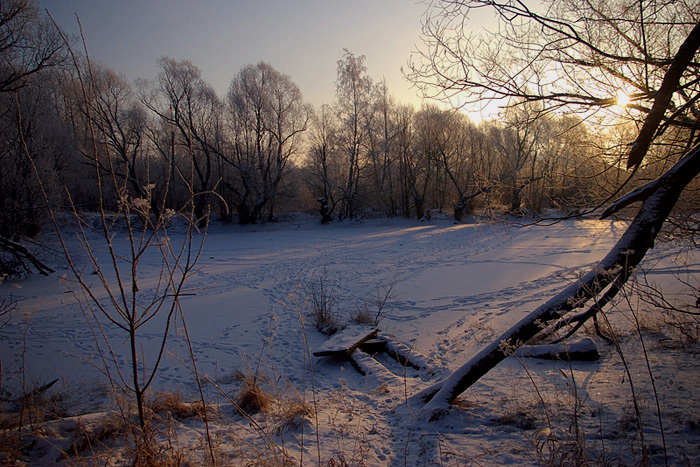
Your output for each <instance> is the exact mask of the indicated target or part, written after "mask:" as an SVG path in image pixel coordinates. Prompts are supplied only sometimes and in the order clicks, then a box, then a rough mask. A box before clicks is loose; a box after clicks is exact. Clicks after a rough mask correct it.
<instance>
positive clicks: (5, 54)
mask: <svg viewBox="0 0 700 467" xmlns="http://www.w3.org/2000/svg"><path fill="white" fill-rule="evenodd" d="M0 57H2V58H0V93H5V92H14V91H17V90H19V89H21V88H22V87H24V86H26V85H27V83H28V82H29V81H30V79H31V77H32V75H34V74H36V73H38V72H40V71H41V70H44V69H47V68H52V67H55V66H57V65H60V64H62V63H64V62H65V60H66V58H67V53H66V48H65V44H64V42H63V40H62V38H61V35H60V34H59V32H58V31H57V30H56V28H55V27H54V26H53V24H51V22H50V21H48V20H47V19H45V18H42V16H41V15H40V14H39V10H38V9H37V8H36V6H34V3H33V2H32V1H31V0H3V1H2V2H0Z"/></svg>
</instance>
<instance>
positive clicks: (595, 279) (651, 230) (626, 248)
mask: <svg viewBox="0 0 700 467" xmlns="http://www.w3.org/2000/svg"><path fill="white" fill-rule="evenodd" d="M698 174H700V145H698V146H695V147H694V148H693V149H692V150H691V151H690V152H689V153H688V154H687V155H686V156H685V157H684V158H683V159H681V160H680V161H679V162H678V163H677V164H676V165H674V166H673V167H672V168H671V169H670V170H668V171H667V172H666V173H664V174H663V175H662V176H661V177H659V178H658V179H656V180H654V181H652V182H650V183H648V184H647V185H644V186H643V187H640V188H638V189H636V190H634V191H632V192H631V193H629V194H628V195H626V196H624V197H623V198H621V199H620V200H618V201H617V202H615V203H614V204H613V205H612V206H610V207H609V208H608V209H607V210H606V211H605V212H604V213H603V216H602V218H606V217H608V216H610V215H612V214H613V213H615V212H617V211H619V210H620V209H622V208H623V207H626V206H628V205H629V204H631V203H634V202H637V201H642V202H643V204H642V206H641V208H640V209H639V212H638V213H637V215H636V217H635V218H634V220H633V221H632V223H631V224H630V225H629V227H628V228H627V230H626V231H625V233H624V235H623V236H622V237H621V238H620V240H618V242H617V244H616V245H615V246H614V247H613V248H612V250H610V252H609V253H608V254H607V255H606V257H605V258H604V259H603V260H602V261H601V262H600V263H598V264H597V265H596V266H595V267H594V268H593V269H591V271H590V272H589V273H588V274H586V275H585V276H584V277H583V278H582V279H581V280H579V281H578V282H576V283H574V284H571V285H570V286H569V287H567V288H566V289H564V290H563V291H562V292H560V293H559V294H558V295H556V296H555V297H553V298H552V299H550V300H549V301H548V302H546V303H545V304H543V305H541V306H540V307H538V308H537V309H535V310H534V311H532V312H531V313H530V314H528V315H527V316H526V317H525V318H523V319H522V320H520V322H518V323H517V324H516V325H515V326H513V327H512V328H510V329H509V330H508V331H506V332H505V333H503V334H502V335H501V336H499V337H498V338H497V339H495V340H494V341H493V342H492V343H491V344H490V345H488V346H487V347H486V348H485V349H483V350H482V351H481V352H479V353H478V354H477V355H476V356H474V357H473V358H472V359H471V360H469V361H468V362H467V363H466V364H465V365H463V366H462V367H460V368H459V369H457V370H456V371H455V372H454V373H452V374H451V375H450V376H449V377H447V378H446V379H444V380H443V381H440V382H438V383H436V384H434V385H433V386H431V387H429V388H428V389H426V390H424V391H422V392H421V393H419V394H417V395H416V396H414V397H413V399H414V400H415V399H418V401H419V402H425V403H426V405H425V406H424V407H423V409H422V415H421V416H422V418H424V419H426V420H435V419H439V418H441V417H442V416H443V415H444V414H445V413H446V412H447V410H448V409H449V406H450V403H451V402H452V401H454V399H455V398H456V397H457V396H459V395H460V394H461V393H463V392H464V391H465V390H466V389H467V388H469V387H470V386H471V385H472V384H474V383H475V382H476V381H478V380H479V378H481V377H482V376H483V375H485V374H486V373H488V372H489V371H490V370H491V369H492V368H494V367H495V366H496V365H498V363H500V362H501V361H502V360H503V359H505V358H506V357H507V356H508V355H510V354H511V353H512V352H513V351H514V350H515V349H516V348H518V347H519V346H521V345H522V344H523V343H525V342H527V341H528V340H530V339H532V338H533V337H535V336H536V335H537V334H538V333H539V332H540V331H542V330H543V328H544V327H545V326H546V325H547V323H550V322H552V321H554V320H557V319H560V318H561V317H562V316H564V314H566V313H567V312H569V311H571V310H573V309H574V308H580V307H583V306H584V305H585V304H586V302H588V301H589V300H590V299H591V298H593V297H594V296H595V295H597V294H598V293H600V292H601V291H603V290H604V289H605V288H606V287H608V286H612V287H613V288H618V289H619V288H620V287H621V286H622V284H624V283H625V282H626V280H627V278H628V277H629V275H630V274H631V272H632V270H633V269H634V268H635V267H636V266H637V265H638V264H639V262H640V261H641V260H642V259H643V258H644V255H645V254H646V252H647V251H648V250H649V249H650V248H652V247H653V244H654V239H655V238H656V236H657V235H658V233H659V232H660V231H661V228H662V226H663V223H664V221H665V220H666V218H667V217H668V215H669V214H670V213H671V210H672V209H673V207H674V206H675V204H676V202H677V201H678V198H679V197H680V195H681V193H682V192H683V190H684V189H685V187H686V186H687V185H688V184H689V183H690V182H691V181H692V180H693V178H695V177H696V176H697V175H698ZM591 316H592V315H591Z"/></svg>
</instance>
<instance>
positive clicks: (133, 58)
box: [35, 0, 426, 106]
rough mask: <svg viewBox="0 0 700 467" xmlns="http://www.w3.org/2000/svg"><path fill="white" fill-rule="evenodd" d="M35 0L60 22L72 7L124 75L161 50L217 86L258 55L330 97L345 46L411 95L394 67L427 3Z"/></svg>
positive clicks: (415, 37) (67, 20)
mask: <svg viewBox="0 0 700 467" xmlns="http://www.w3.org/2000/svg"><path fill="white" fill-rule="evenodd" d="M35 1H36V3H37V5H38V6H39V7H40V8H46V9H48V11H49V13H51V15H52V16H53V17H54V19H55V20H56V22H57V23H58V24H59V25H60V26H61V27H62V28H63V29H65V30H66V31H68V32H72V33H75V32H77V22H76V19H75V14H77V15H78V16H79V17H80V22H81V23H82V25H83V31H84V35H85V39H86V41H87V45H88V50H89V52H90V55H91V58H92V59H94V60H97V61H99V62H101V63H104V64H106V65H107V66H109V67H111V68H113V69H115V70H116V71H118V72H121V73H123V74H124V75H126V76H127V77H128V78H129V79H131V80H133V79H135V78H138V77H141V78H149V79H151V78H154V77H155V76H156V73H157V68H156V64H155V62H156V60H157V59H158V58H159V57H161V56H164V55H167V56H170V57H173V58H175V59H178V60H181V59H189V60H191V61H192V62H193V63H194V64H195V65H197V66H198V67H199V68H200V69H201V70H202V74H203V76H204V79H205V80H206V81H208V82H209V83H210V84H211V85H212V86H213V87H214V89H215V90H216V91H217V93H219V95H223V94H224V93H225V92H226V90H227V89H228V84H229V82H230V81H231V78H233V76H234V75H235V74H236V73H237V72H238V71H239V70H240V69H241V68H242V67H243V66H245V65H248V64H251V63H257V62H259V61H261V60H264V61H266V62H269V63H270V64H271V65H272V66H273V67H274V68H275V69H277V70H278V71H280V72H282V73H285V74H288V75H290V76H291V78H292V80H293V81H294V82H295V83H297V85H299V87H300V88H301V90H302V92H303V93H304V96H305V98H306V100H308V101H309V102H311V103H312V104H314V105H316V106H318V105H320V104H323V103H331V102H332V101H333V98H334V93H335V79H336V62H337V61H338V60H339V59H340V58H341V57H342V55H343V48H347V49H348V50H350V51H351V52H353V53H354V54H355V55H365V56H366V57H367V60H366V65H367V68H368V72H369V75H370V76H371V77H372V78H373V79H374V80H375V81H379V80H381V79H382V77H385V78H386V80H387V83H388V85H389V90H390V91H391V93H392V94H394V96H395V97H396V98H397V100H399V101H400V102H404V103H409V102H412V103H414V104H418V103H419V101H418V99H417V98H416V97H415V90H413V89H410V84H409V83H407V82H406V81H405V79H404V78H403V76H402V73H401V67H402V66H405V65H406V64H407V63H408V61H409V57H410V55H411V52H412V51H414V50H415V49H416V45H417V44H419V43H420V31H421V18H422V16H423V13H424V11H425V8H426V6H425V4H424V3H423V2H420V1H417V0H325V1H323V0H247V1H245V0H229V1H226V0H202V1H184V0H35Z"/></svg>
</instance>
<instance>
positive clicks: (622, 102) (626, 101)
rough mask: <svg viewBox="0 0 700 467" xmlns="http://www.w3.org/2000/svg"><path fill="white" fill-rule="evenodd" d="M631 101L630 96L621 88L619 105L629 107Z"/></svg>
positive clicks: (618, 92) (618, 91) (618, 95)
mask: <svg viewBox="0 0 700 467" xmlns="http://www.w3.org/2000/svg"><path fill="white" fill-rule="evenodd" d="M629 103H630V96H628V95H627V94H625V92H624V91H623V90H621V89H618V90H617V105H619V106H620V107H627V104H629Z"/></svg>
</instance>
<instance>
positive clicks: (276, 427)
mask: <svg viewBox="0 0 700 467" xmlns="http://www.w3.org/2000/svg"><path fill="white" fill-rule="evenodd" d="M625 226H626V224H625V223H623V222H609V221H605V222H603V221H598V220H567V221H563V222H560V223H557V224H554V225H550V226H546V227H545V226H528V227H523V228H517V227H504V226H503V225H499V224H454V223H452V222H450V221H447V220H436V221H432V222H430V223H417V222H415V221H408V220H398V219H392V220H372V221H367V222H364V223H344V224H332V225H328V226H321V225H317V224H316V223H315V222H313V221H311V220H309V219H308V218H306V217H304V216H299V217H297V218H292V219H290V220H288V221H286V222H283V223H279V224H267V225H263V226H257V227H246V228H244V227H239V226H224V225H213V226H212V227H211V228H210V230H209V232H208V233H207V236H206V239H205V242H204V247H203V251H202V254H201V257H200V260H199V263H198V272H197V274H196V275H195V276H194V277H193V278H192V279H191V280H190V281H189V282H188V283H187V288H188V291H190V293H191V294H190V295H187V296H186V297H184V298H183V300H182V306H183V311H184V316H185V320H186V323H185V324H186V326H187V331H188V333H189V338H190V341H191V344H192V348H193V350H194V354H195V357H196V365H197V369H198V372H199V374H200V375H201V376H202V379H203V381H204V393H205V397H206V400H207V402H208V404H209V405H210V406H211V407H212V408H213V409H215V411H216V414H217V415H216V416H215V417H213V419H212V420H211V421H210V425H211V426H210V429H211V432H212V435H213V438H214V440H215V447H216V452H217V454H219V455H221V456H222V459H226V461H225V462H224V463H230V464H232V465H238V464H239V463H240V464H245V463H246V462H252V463H254V462H262V460H267V461H270V462H273V461H281V460H282V459H285V458H289V459H294V460H295V461H297V462H303V463H304V464H307V463H308V464H309V465H315V464H317V463H318V461H319V457H320V458H321V460H327V459H329V458H331V457H335V458H336V459H337V460H339V459H343V460H344V461H345V462H347V463H348V464H350V465H361V464H364V465H505V464H515V465H540V464H542V463H543V462H547V461H548V460H551V461H552V462H555V463H558V462H559V461H561V460H562V459H564V463H566V462H565V460H566V459H567V457H566V456H567V455H568V456H572V455H573V454H571V453H572V452H573V451H575V450H576V449H579V448H582V449H584V450H585V455H587V456H588V457H589V459H596V458H599V457H600V456H603V457H605V458H606V459H615V460H619V461H621V462H625V463H632V462H634V461H635V460H638V459H640V458H641V453H640V452H639V450H640V449H641V441H642V440H641V439H640V436H643V438H644V439H643V442H644V445H645V446H646V448H647V452H648V455H649V456H650V458H651V460H652V462H653V463H654V464H658V463H661V464H663V462H664V449H663V444H664V442H665V444H666V450H665V453H666V455H667V456H668V461H669V463H672V464H683V463H689V464H696V465H697V464H698V463H700V442H699V441H698V439H700V396H699V395H698V393H699V392H700V374H699V373H698V371H697V357H698V350H699V348H698V346H697V344H695V343H685V342H684V341H683V340H682V339H681V338H680V337H678V336H677V335H675V334H673V333H672V332H671V331H670V330H669V329H667V328H666V327H664V326H663V325H662V323H663V320H662V318H661V317H659V315H658V314H656V315H652V314H648V313H642V316H640V317H639V319H641V320H642V321H643V323H642V329H643V331H644V332H643V334H642V335H643V338H644V340H643V341H641V340H640V339H639V337H638V336H637V335H636V330H635V327H634V326H632V325H631V324H630V323H631V321H633V318H630V312H629V309H628V308H626V307H625V306H624V303H623V304H620V305H619V306H616V307H613V308H612V309H611V312H610V313H609V317H610V319H611V321H612V322H613V326H614V327H615V328H616V329H618V330H619V336H620V343H621V349H622V351H623V355H624V357H625V361H624V362H623V361H622V360H621V358H620V356H619V354H618V352H617V351H616V350H615V348H614V347H613V346H611V345H609V344H607V343H605V342H604V341H602V340H601V339H599V338H597V337H596V336H594V335H589V334H586V333H585V332H584V331H582V332H581V333H580V334H581V335H580V336H579V337H584V336H588V337H592V338H593V339H594V340H595V342H596V344H597V345H598V350H599V352H600V354H601V358H600V360H597V361H594V362H563V361H550V360H540V359H528V358H515V357H509V358H508V359H507V360H506V361H505V362H503V363H502V364H501V365H499V366H498V367H497V368H496V369H495V370H494V371H492V372H491V373H489V374H488V375H487V376H486V377H485V378H483V379H482V380H481V381H480V382H479V383H477V384H476V385H475V386H474V387H472V388H470V389H469V390H468V391H467V392H466V393H465V394H463V396H462V397H461V398H460V403H459V405H457V406H455V407H454V408H453V409H452V411H451V413H450V414H449V415H448V416H447V417H445V418H444V419H441V420H439V421H437V422H434V423H418V421H417V417H416V416H415V414H416V412H417V410H419V409H420V407H410V406H407V405H406V403H405V401H406V399H407V396H411V395H412V394H415V393H416V392H418V391H420V390H421V389H423V388H425V387H426V386H428V385H429V384H430V383H433V382H435V381H437V380H438V379H439V378H440V377H441V376H445V375H446V374H447V373H448V372H449V370H450V369H454V368H456V367H458V366H459V365H460V364H462V363H464V362H465V361H466V360H467V359H468V358H469V357H470V356H471V355H472V354H474V353H475V352H476V351H478V350H479V349H480V348H481V347H482V346H484V345H486V344H487V343H489V342H490V339H492V338H493V337H495V336H498V335H499V334H500V333H501V332H502V331H504V330H506V329H507V328H508V327H509V326H511V325H512V324H513V323H515V322H516V321H517V320H519V319H520V318H521V317H522V316H523V313H526V312H528V311H530V310H532V309H533V308H534V307H536V306H537V305H539V304H540V303H541V302H543V301H545V300H546V299H547V298H549V297H551V296H552V295H553V294H555V293H556V292H558V291H559V290H560V289H561V288H562V287H563V286H565V285H567V284H569V283H571V281H575V280H576V278H577V277H578V276H579V275H580V274H581V273H582V272H585V271H586V270H587V269H588V268H590V267H591V266H592V265H594V264H595V263H596V262H597V261H598V260H600V259H601V258H602V257H603V256H604V255H605V253H607V251H608V250H609V249H610V247H611V246H612V245H613V244H614V242H615V241H616V240H617V238H619V236H620V235H621V233H622V232H623V231H624V229H625ZM177 238H178V234H177V233H175V234H173V241H174V242H176V241H177ZM114 244H115V246H116V248H117V250H118V251H119V250H121V249H124V250H123V251H126V250H125V249H126V248H128V242H127V241H126V238H115V239H114ZM73 247H74V248H76V250H75V251H78V250H77V248H78V245H77V243H76V244H75V245H73ZM92 247H93V252H94V253H95V254H97V255H100V257H102V258H104V259H105V260H106V259H107V256H106V252H105V249H104V246H103V245H101V244H99V237H97V236H95V237H94V242H93V243H92ZM678 253H679V252H678V250H677V249H673V248H671V247H669V246H666V245H660V246H659V247H658V248H657V249H656V250H654V251H653V252H652V254H651V256H650V258H648V259H647V260H646V262H645V265H646V266H650V265H651V264H655V267H656V269H655V270H654V271H652V272H651V273H650V274H649V276H648V277H649V279H650V280H653V281H655V282H658V283H662V284H668V286H669V287H671V286H672V285H671V284H674V283H675V282H674V277H675V276H674V273H675V272H676V271H678V270H679V268H682V269H680V270H682V271H688V270H690V271H692V270H697V269H698V268H699V264H700V260H699V258H698V257H697V255H696V256H692V255H683V256H682V257H681V256H679V255H678ZM686 253H687V252H686ZM81 256H82V255H76V258H78V260H77V261H81V259H80V258H81ZM681 258H683V261H684V262H681V261H680V259H681ZM142 267H143V271H142V274H143V276H142V279H141V280H140V281H139V293H143V294H147V293H148V291H149V288H152V287H154V286H155V281H156V280H157V272H158V270H159V269H158V265H156V264H151V263H149V262H148V261H147V260H146V262H145V263H142ZM66 274H68V272H67V269H65V268H64V269H63V270H61V271H59V272H58V273H56V274H53V275H52V276H50V277H48V278H44V277H28V278H25V279H22V280H19V281H16V282H15V283H14V284H12V283H7V282H6V283H3V284H1V285H0V288H1V289H2V293H3V294H9V293H12V295H13V296H14V297H15V298H17V299H19V300H20V302H19V305H18V309H17V310H16V311H15V312H14V314H13V315H12V316H11V321H10V323H8V324H7V325H5V326H4V327H3V328H1V329H0V335H1V336H2V341H1V342H0V361H1V362H2V374H1V375H0V376H1V377H2V391H3V396H6V398H8V399H9V398H11V396H15V397H16V396H17V395H18V394H21V393H22V382H23V381H24V387H25V388H29V389H31V388H33V387H37V386H40V385H42V384H45V383H47V382H49V381H52V380H54V379H56V378H58V379H59V383H57V384H56V386H55V387H54V388H51V391H56V392H61V393H62V394H63V395H64V396H63V397H64V399H65V400H64V403H66V404H69V403H72V404H73V406H74V408H75V410H80V411H81V412H83V413H94V412H98V411H103V410H105V408H107V407H106V405H105V404H112V403H113V402H112V397H111V395H110V394H111V391H109V390H108V384H107V382H108V379H107V377H106V376H105V375H104V371H105V367H104V365H103V361H102V358H101V357H100V349H101V351H102V352H106V346H105V341H104V339H103V338H102V337H101V333H102V332H103V333H104V336H105V337H106V338H107V340H108V341H109V343H110V345H111V350H112V352H114V354H115V355H116V356H117V359H119V360H126V359H127V355H128V354H127V351H128V349H127V348H126V339H125V336H124V334H123V331H121V330H119V329H117V328H116V327H115V326H113V325H111V324H110V323H108V322H106V320H104V318H101V319H100V320H99V324H100V325H101V330H99V327H98V326H97V324H98V322H97V321H95V319H94V317H93V316H91V315H90V314H89V312H87V311H86V309H85V307H82V308H81V307H80V306H79V305H78V303H77V301H76V299H75V297H74V295H73V294H71V293H67V290H68V289H69V288H71V289H73V290H77V289H76V287H77V285H76V284H74V283H71V282H70V281H67V280H65V278H62V277H63V276H64V275H66ZM319 281H324V283H325V285H326V290H327V292H328V294H329V295H331V296H332V298H333V299H334V302H333V304H334V306H333V312H334V313H336V314H337V315H338V318H339V320H340V321H342V322H344V323H348V322H349V321H350V318H351V317H352V316H353V315H355V314H357V312H358V311H359V310H362V309H368V310H370V311H371V310H372V306H373V303H374V302H375V301H376V299H377V296H378V295H379V296H380V298H381V296H382V294H384V293H386V291H387V290H388V287H390V285H391V284H395V285H394V287H393V289H392V290H391V297H389V299H388V300H387V303H386V306H385V308H384V310H382V313H381V316H380V318H381V319H380V322H379V326H378V327H379V328H380V329H381V333H382V334H391V335H393V336H395V338H396V339H398V340H399V341H400V342H403V343H404V344H406V345H407V346H409V347H411V348H412V349H413V350H414V351H416V352H417V353H419V354H421V358H422V360H421V361H427V362H430V363H431V365H432V367H431V368H430V369H428V370H426V369H421V370H417V369H414V368H411V367H405V366H402V365H400V364H399V363H398V362H396V361H394V360H392V359H391V358H388V357H387V355H386V354H379V355H378V356H377V357H376V358H369V360H367V357H365V356H363V357H362V358H363V359H365V360H367V361H366V362H365V363H366V364H368V365H370V367H371V368H375V370H374V371H369V372H368V374H367V375H366V376H362V375H361V374H360V373H358V372H357V371H356V370H355V369H354V368H353V367H352V366H351V365H350V363H349V362H348V361H346V360H342V359H339V358H335V357H320V358H317V357H312V356H311V354H312V352H313V351H314V350H315V349H318V348H321V346H322V345H323V343H324V342H325V341H327V340H328V337H327V336H325V335H323V334H321V333H320V332H318V331H317V330H316V329H315V327H314V325H313V324H312V323H311V321H310V316H309V314H308V312H309V309H308V308H309V307H308V306H307V305H308V290H309V287H311V286H312V285H313V284H317V283H319ZM100 287H101V286H100V285H99V284H98V283H97V278H96V277H95V284H94V287H93V290H94V291H95V293H97V294H100V293H101V292H100V290H101V289H100ZM101 296H102V297H104V295H101ZM634 300H636V299H635V297H631V301H632V302H633V304H636V302H635V301H634ZM645 306H646V305H643V304H642V305H641V309H643V308H644V307H645ZM633 308H636V307H633ZM647 308H648V307H647ZM654 317H655V318H654ZM159 318H162V317H159ZM159 318H157V319H155V320H153V321H152V322H150V323H149V324H148V326H146V327H145V328H143V329H142V330H140V331H139V332H140V337H141V339H142V340H141V345H142V346H141V348H140V352H141V353H142V354H143V355H144V356H146V364H148V362H149V361H152V360H149V358H152V356H153V354H154V353H157V349H158V345H159V342H160V337H159V330H161V329H162V328H163V324H164V323H163V319H159ZM302 320H303V323H302ZM95 335H97V336H100V337H99V338H98V341H99V347H98V345H97V344H96V340H95ZM305 343H308V348H307V347H306V344H305ZM642 343H643V344H644V345H645V348H646V351H647V354H648V356H649V363H648V364H649V367H650V368H651V371H652V373H653V375H654V381H655V384H656V390H657V393H658V402H659V404H660V407H661V412H662V416H661V421H662V426H663V430H662V429H661V428H660V423H659V417H658V416H657V410H656V403H657V398H655V397H654V393H653V389H654V387H653V385H652V384H651V380H650V378H649V373H648V371H647V362H646V361H645V359H644V354H645V352H644V351H643V350H644V349H643V348H642V347H641V346H642ZM625 363H626V364H627V365H628V367H629V373H627V372H626V371H625V367H624V364H625ZM377 364H379V365H377ZM377 368H378V369H377ZM384 370H386V371H384ZM109 371H110V372H111V374H112V376H113V377H115V373H114V367H113V365H110V366H109ZM246 375H248V376H250V375H257V376H258V378H256V379H257V380H258V381H259V382H260V384H261V386H262V387H263V389H265V390H266V391H267V392H269V393H270V394H271V395H272V399H273V402H272V407H271V408H269V409H267V410H265V411H263V412H262V413H258V414H254V415H252V417H253V418H252V419H247V418H244V417H243V416H241V415H240V414H238V413H237V412H236V410H235V409H234V408H233V405H232V403H231V401H230V399H234V398H235V397H236V396H237V394H239V392H240V390H241V387H242V386H244V385H245V384H246V381H247V379H246ZM630 375H631V377H632V384H633V385H634V389H635V394H636V400H637V405H638V408H639V410H640V411H641V414H642V418H643V430H639V427H638V426H637V424H636V419H635V417H634V413H635V412H634V410H633V409H634V404H633V402H634V400H633V398H632V392H631V391H630V381H629V379H630ZM152 389H153V390H154V391H178V392H179V393H180V394H182V397H183V399H185V400H187V401H196V400H197V399H198V397H199V396H198V393H197V387H196V385H195V378H194V373H193V371H192V364H191V360H190V357H189V347H188V342H187V339H186V337H185V333H184V327H183V323H182V322H181V320H179V319H178V320H177V321H176V323H175V326H174V327H173V328H171V332H170V335H169V340H168V344H167V347H166V354H165V358H164V360H163V361H162V363H161V366H160V369H159V371H158V374H157V376H156V379H155V381H154V386H153V388H152ZM292 406H296V407H297V408H298V407H299V406H302V407H306V408H308V410H306V409H304V410H299V411H298V412H294V415H292V416H288V413H289V412H285V411H287V410H288V409H290V407H292ZM263 433H264V434H263ZM662 434H663V435H664V436H663V437H662ZM203 440H204V427H203V423H202V422H201V421H198V420H194V419H189V420H185V421H182V422H180V423H178V424H177V446H176V447H177V448H178V449H181V450H182V451H183V452H184V453H185V456H186V457H188V458H190V459H193V460H194V461H196V460H198V459H199V460H201V459H205V458H206V456H207V455H208V454H207V452H206V449H204V448H203V447H202V446H203V442H204V441H203ZM113 456H116V455H115V454H113ZM110 462H115V463H118V456H116V457H113V458H111V460H110Z"/></svg>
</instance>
